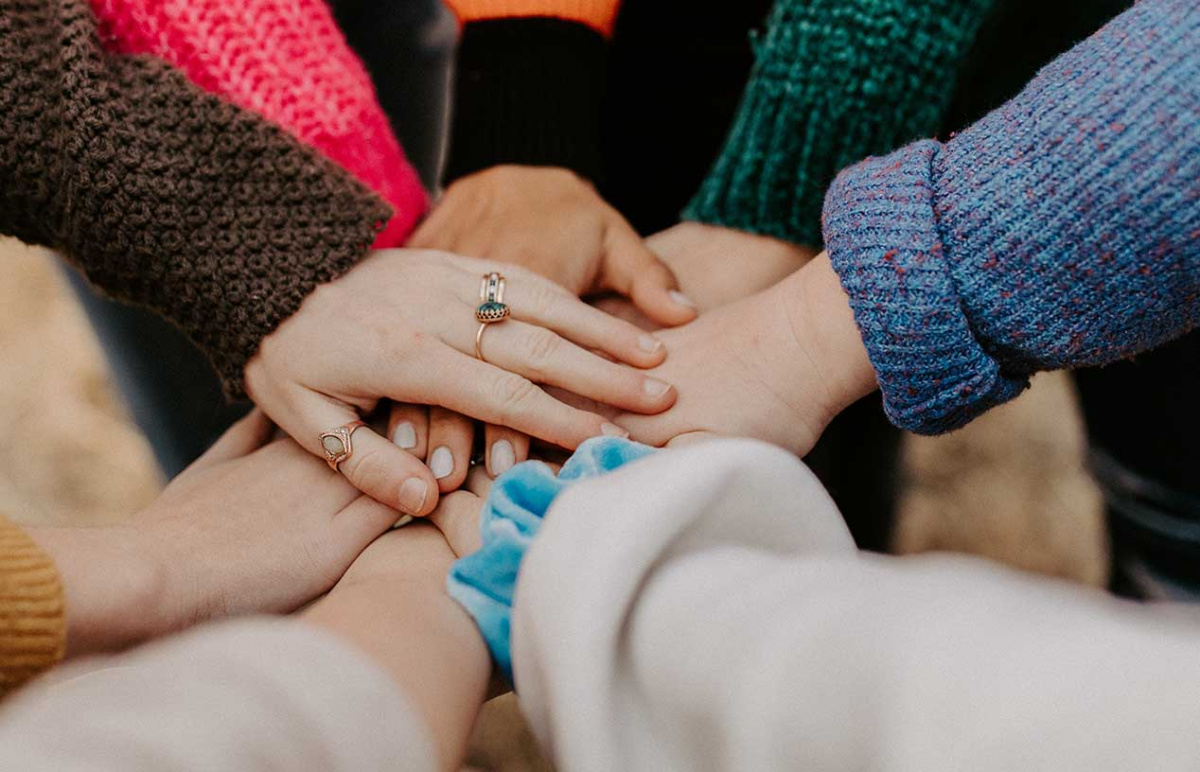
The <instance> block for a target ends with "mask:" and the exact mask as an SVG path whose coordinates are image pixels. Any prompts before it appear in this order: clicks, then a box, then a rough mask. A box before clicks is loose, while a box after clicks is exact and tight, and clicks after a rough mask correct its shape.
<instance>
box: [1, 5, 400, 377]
mask: <svg viewBox="0 0 1200 772" xmlns="http://www.w3.org/2000/svg"><path fill="white" fill-rule="evenodd" d="M0 116H2V118H0V233H3V234H6V235H11V236H15V237H17V238H18V239H21V240H22V241H24V242H26V243H30V244H40V245H44V246H48V247H51V248H54V249H57V250H59V251H61V252H63V253H64V254H65V255H66V256H67V257H68V258H69V259H70V260H72V261H73V262H75V263H76V264H78V265H79V266H80V267H81V268H82V269H83V270H84V271H85V273H86V274H87V276H88V277H89V278H90V279H91V281H92V282H93V283H95V284H96V285H98V286H100V287H101V288H103V289H104V290H106V291H107V292H109V293H110V294H112V295H113V296H115V297H117V298H118V299H121V300H124V301H127V302H132V303H137V304H140V305H144V306H147V307H149V308H150V309H152V310H154V311H156V312H158V313H161V314H162V315H163V316H166V317H167V318H169V319H170V320H171V321H173V322H174V323H175V324H177V325H178V326H179V327H180V328H182V329H183V331H184V332H186V333H187V334H188V335H189V336H190V337H191V338H192V340H194V341H195V342H196V343H197V344H198V345H199V346H200V348H201V349H203V350H204V351H205V352H206V353H207V354H208V356H209V358H210V359H211V360H212V362H213V365H214V366H215V367H216V369H217V371H218V373H219V374H220V375H221V376H222V378H223V380H224V383H225V387H226V390H227V392H228V393H229V394H230V395H231V396H235V397H236V396H240V395H241V394H242V369H243V367H244V365H245V363H246V361H248V360H249V359H250V357H251V356H253V354H254V352H255V351H256V350H257V348H258V344H259V342H260V341H261V340H262V338H263V337H264V336H266V335H268V334H269V333H271V332H272V331H273V330H274V329H275V328H276V327H277V326H278V325H279V324H280V322H282V321H283V320H284V319H286V318H287V317H288V316H290V315H291V314H292V313H294V312H295V311H296V309H297V308H299V307H300V303H301V302H302V301H303V300H304V298H305V296H306V295H308V293H309V292H311V291H312V290H313V289H314V288H315V287H316V286H317V285H319V284H321V283H324V282H326V281H329V280H331V279H333V278H335V277H337V276H338V275H339V274H341V273H343V272H344V271H346V270H347V269H349V268H350V267H351V266H352V265H353V264H354V263H355V262H356V261H358V260H359V259H360V258H361V257H362V256H363V255H364V254H365V253H366V251H367V249H368V248H369V247H370V245H371V243H372V242H373V241H374V240H375V237H376V235H377V234H378V232H379V231H380V230H381V229H382V228H383V225H384V223H385V222H386V221H387V219H388V217H389V215H390V212H389V208H388V206H387V205H386V204H385V203H384V202H383V201H381V200H380V199H379V198H378V197H377V196H375V195H374V194H372V193H371V192H370V191H369V190H367V189H366V188H365V187H363V186H362V185H361V184H360V183H358V182H357V181H356V180H354V179H353V178H352V177H351V176H350V175H349V174H347V173H346V172H345V171H344V170H343V169H341V168H340V167H338V166H337V165H336V164H334V163H333V162H332V161H329V160H328V159H326V158H324V157H323V156H322V155H320V154H319V153H317V152H316V151H314V150H312V149H310V148H307V147H305V146H304V145H302V144H300V143H298V142H297V141H296V140H295V139H293V138H292V137H290V136H288V135H287V134H286V133H285V132H283V131H282V130H280V129H279V128H277V127H275V126H273V125H271V124H270V123H268V122H266V121H264V120H262V119H261V118H258V117H256V116H254V115H252V114H250V113H247V112H245V111H243V110H240V109H238V108H237V107H235V106H234V105H231V104H228V103H226V102H223V101H222V100H220V99H218V98H217V97H215V96H212V95H209V94H206V93H204V92H203V91H202V90H200V89H199V88H197V87H196V86H194V85H193V84H191V83H189V82H188V80H187V78H186V77H185V76H184V75H183V73H181V72H178V71H176V70H174V69H173V68H171V67H170V65H168V64H166V63H165V62H162V61H159V60H157V59H153V58H150V57H133V56H123V55H114V54H108V53H105V52H104V51H103V49H102V48H101V46H100V44H99V40H98V38H97V37H96V28H95V21H94V18H93V16H92V13H91V10H90V9H89V7H88V4H87V2H86V1H85V0H47V1H46V2H39V3H29V2H25V0H0Z"/></svg>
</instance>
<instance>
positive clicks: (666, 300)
mask: <svg viewBox="0 0 1200 772" xmlns="http://www.w3.org/2000/svg"><path fill="white" fill-rule="evenodd" d="M605 253H606V254H605V260H604V270H603V272H602V277H601V280H602V281H603V283H604V285H605V288H606V289H610V290H612V291H614V292H619V293H621V294H622V295H625V296H626V297H628V298H629V299H630V300H631V301H633V305H634V306H635V307H637V309H638V310H639V311H641V312H642V313H643V314H645V315H646V316H647V317H649V318H650V320H651V321H653V322H655V323H657V324H661V325H664V326H667V327H674V326H676V325H680V324H686V323H687V322H690V321H692V320H693V319H695V318H696V305H695V304H694V303H693V302H692V301H691V300H689V299H688V298H687V296H686V295H684V294H683V293H681V292H679V290H678V288H679V282H677V281H676V280H675V274H674V273H672V272H671V269H670V268H668V267H667V266H666V264H665V263H663V261H662V260H661V259H659V257H658V255H656V254H654V253H653V252H652V251H650V249H649V248H648V247H647V246H646V244H645V243H644V242H643V241H642V237H641V236H639V235H638V234H637V233H636V232H635V231H634V230H633V229H632V228H631V227H629V225H628V224H626V223H624V222H622V223H621V224H620V226H618V227H612V228H610V229H609V232H608V236H607V238H606V243H605Z"/></svg>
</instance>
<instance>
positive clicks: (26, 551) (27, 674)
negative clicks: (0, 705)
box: [0, 517, 67, 697]
mask: <svg viewBox="0 0 1200 772" xmlns="http://www.w3.org/2000/svg"><path fill="white" fill-rule="evenodd" d="M66 644H67V622H66V600H65V598H64V596H63V588H62V582H61V581H60V580H59V577H58V571H57V570H56V569H55V568H54V563H53V562H52V561H51V560H50V557H49V556H48V555H46V553H45V552H43V551H42V550H41V548H39V547H38V546H37V545H36V544H34V543H33V540H32V539H30V538H29V536H28V535H26V533H25V532H24V531H22V530H21V529H20V528H18V527H17V526H16V525H13V524H12V523H10V522H8V521H7V520H5V519H4V518H3V517H0V697H3V696H4V695H5V694H7V693H8V692H10V691H12V690H13V689H15V688H17V687H18V686H20V685H21V684H23V683H25V682H26V681H28V680H29V679H30V678H33V677H34V676H36V675H38V674H39V673H41V672H42V671H44V670H47V669H49V668H51V667H53V666H54V665H55V664H57V663H58V662H59V660H61V659H62V657H63V653H64V651H66Z"/></svg>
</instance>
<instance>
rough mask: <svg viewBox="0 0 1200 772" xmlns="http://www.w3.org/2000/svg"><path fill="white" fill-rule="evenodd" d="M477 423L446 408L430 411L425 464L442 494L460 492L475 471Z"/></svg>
mask: <svg viewBox="0 0 1200 772" xmlns="http://www.w3.org/2000/svg"><path fill="white" fill-rule="evenodd" d="M474 441H475V422H474V421H472V420H471V419H470V418H467V417H466V416H464V415H462V414H461V413H456V412H454V411H453V410H447V409H446V408H444V407H432V408H430V409H429V453H428V455H427V457H426V459H425V462H426V463H427V464H428V465H429V470H430V471H431V472H433V476H434V477H435V478H437V483H438V489H439V490H440V491H441V492H442V493H449V492H450V491H453V490H457V489H458V488H459V487H460V486H461V485H462V484H463V480H465V479H467V470H468V469H470V467H471V446H472V444H473V443H474Z"/></svg>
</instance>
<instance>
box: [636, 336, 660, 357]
mask: <svg viewBox="0 0 1200 772" xmlns="http://www.w3.org/2000/svg"><path fill="white" fill-rule="evenodd" d="M638 348H640V349H641V350H642V351H645V352H647V353H650V354H653V353H654V352H655V351H658V350H659V349H660V348H662V341H661V340H659V339H658V338H656V337H654V336H653V335H643V336H641V337H640V338H638Z"/></svg>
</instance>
